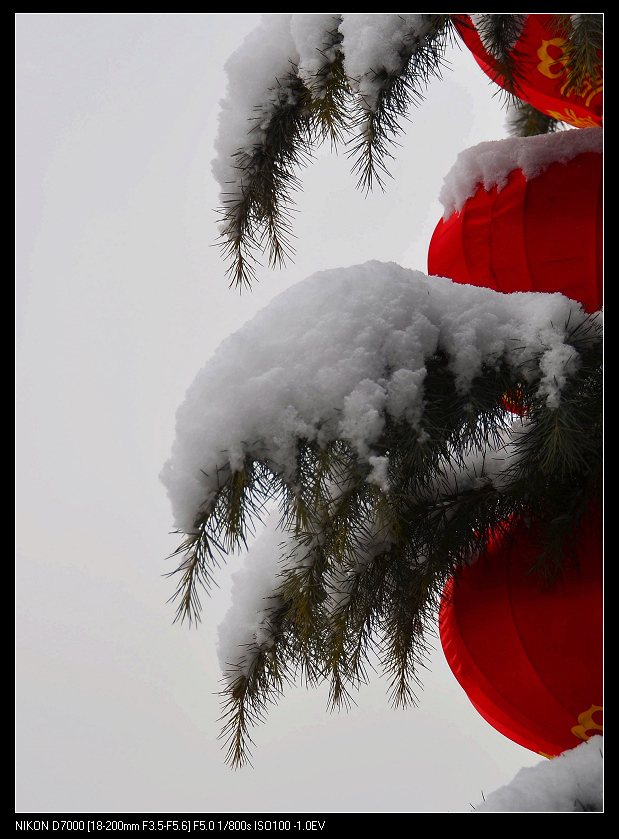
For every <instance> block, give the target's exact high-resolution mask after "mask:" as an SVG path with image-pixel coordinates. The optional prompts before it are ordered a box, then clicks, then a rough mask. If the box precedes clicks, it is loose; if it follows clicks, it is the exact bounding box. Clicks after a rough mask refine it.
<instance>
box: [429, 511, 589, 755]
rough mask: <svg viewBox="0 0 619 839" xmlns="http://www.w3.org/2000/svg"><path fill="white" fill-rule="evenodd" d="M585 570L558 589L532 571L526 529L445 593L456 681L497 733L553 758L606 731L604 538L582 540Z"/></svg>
mask: <svg viewBox="0 0 619 839" xmlns="http://www.w3.org/2000/svg"><path fill="white" fill-rule="evenodd" d="M578 547H579V562H580V567H579V570H578V571H576V570H575V569H567V570H565V571H564V573H563V575H562V578H561V580H560V581H559V582H558V583H557V584H556V586H554V587H553V588H548V589H546V588H542V589H540V585H539V581H538V580H537V579H536V578H535V575H532V574H527V571H528V570H529V568H530V567H531V564H532V562H533V561H534V559H535V554H536V551H535V547H534V546H533V544H532V541H531V539H530V537H529V536H528V534H527V531H526V529H525V527H524V525H521V526H519V527H518V528H517V530H516V541H515V543H514V545H513V546H512V547H510V548H506V547H505V546H504V545H503V544H501V543H500V542H499V540H495V541H494V542H493V543H491V545H490V547H489V549H488V551H487V552H486V554H485V555H484V556H483V557H481V558H480V559H478V560H477V562H475V563H474V564H472V565H470V566H467V567H465V568H464V569H463V570H462V574H461V576H459V577H458V580H457V581H454V579H453V578H452V579H451V580H450V581H449V582H448V584H447V586H446V588H445V593H444V596H443V601H442V604H441V610H440V636H441V642H442V645H443V650H444V652H445V656H446V658H447V661H448V663H449V666H450V667H451V669H452V671H453V673H454V675H455V677H456V679H457V680H458V682H459V683H460V685H461V686H462V687H463V688H464V690H465V692H466V694H467V696H468V698H469V699H470V700H471V702H472V703H473V705H474V706H475V708H476V709H477V710H478V711H479V713H480V714H481V715H482V716H483V717H484V719H485V720H486V721H487V722H489V723H490V725H492V726H493V727H494V728H496V729H497V730H498V731H500V732H501V733H502V734H504V735H505V736H506V737H509V738H510V739H511V740H514V741H515V742H516V743H519V744H520V745H522V746H524V747H525V748H527V749H531V750H532V751H534V752H537V753H539V754H543V755H545V756H547V757H553V756H555V755H558V754H561V753H562V752H563V751H566V750H567V749H571V748H573V747H575V746H577V745H578V744H579V743H581V742H582V741H583V740H587V739H589V737H590V736H591V735H593V734H601V733H602V705H603V699H602V689H603V681H602V680H603V672H602V666H603V660H602V534H601V529H599V530H597V531H591V532H585V533H583V534H582V536H581V537H580V541H579V546H578Z"/></svg>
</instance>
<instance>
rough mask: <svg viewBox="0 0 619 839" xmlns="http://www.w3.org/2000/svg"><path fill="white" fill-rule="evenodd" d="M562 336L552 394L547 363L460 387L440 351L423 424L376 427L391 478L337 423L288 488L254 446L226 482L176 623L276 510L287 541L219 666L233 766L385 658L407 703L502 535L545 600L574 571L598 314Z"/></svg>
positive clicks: (598, 410)
mask: <svg viewBox="0 0 619 839" xmlns="http://www.w3.org/2000/svg"><path fill="white" fill-rule="evenodd" d="M559 332H560V334H562V335H563V336H564V348H563V349H562V352H561V357H562V358H564V362H563V364H564V367H563V369H561V367H560V366H559V365H558V364H557V362H556V358H555V360H554V361H553V370H554V372H555V376H556V382H554V383H553V382H551V381H549V380H548V377H547V375H546V373H545V370H544V367H543V365H544V359H545V358H546V355H545V350H544V347H538V348H536V349H535V351H531V350H529V349H528V348H527V347H525V346H523V347H518V346H516V345H514V346H509V345H507V346H506V347H505V349H504V351H503V352H504V355H502V356H501V357H495V358H494V359H493V361H492V363H488V364H487V365H486V366H483V367H482V368H481V369H480V372H479V374H478V375H477V376H475V377H474V378H473V379H472V380H470V381H469V382H468V384H467V386H466V388H464V387H463V385H462V383H461V380H460V379H459V378H458V377H457V376H456V373H455V372H454V370H453V369H452V360H451V358H450V355H449V353H448V352H447V351H446V350H445V349H440V348H439V349H438V350H437V351H436V352H435V353H434V354H432V355H430V356H428V357H427V358H426V369H425V377H424V379H423V388H424V393H423V402H422V404H423V410H422V412H421V413H420V414H419V415H417V414H416V415H415V416H414V417H413V418H411V419H403V418H400V419H398V420H395V419H394V418H393V417H391V416H390V415H389V414H385V417H384V430H383V432H382V434H381V435H380V437H379V438H378V439H377V440H376V441H375V442H374V444H373V447H372V448H373V453H374V454H375V456H376V457H377V458H382V459H383V462H384V463H385V464H387V470H386V475H385V474H382V475H381V477H380V480H379V479H378V478H377V477H376V476H375V475H374V471H373V466H372V463H371V460H372V459H371V458H368V456H367V454H360V453H359V451H357V449H356V448H355V446H354V445H352V444H351V442H350V441H348V440H346V439H342V438H341V437H339V436H337V432H336V429H337V428H338V425H337V424H334V425H333V433H332V435H331V437H330V438H328V439H325V441H324V442H323V443H322V444H320V445H319V444H318V442H316V440H306V439H299V440H298V445H297V451H296V470H295V472H294V473H293V474H290V470H289V468H288V469H286V472H285V474H284V473H283V472H282V470H281V469H280V468H279V467H277V465H276V464H275V463H272V462H270V461H269V460H268V459H267V458H266V457H265V456H264V455H263V454H262V448H261V444H260V441H256V442H254V443H252V445H251V446H247V447H246V454H245V459H244V462H243V464H242V466H241V468H236V469H233V468H232V467H231V466H230V464H227V465H226V464H224V465H223V466H222V467H221V468H220V472H219V473H218V479H217V490H216V492H214V493H213V494H212V495H211V496H209V499H210V500H209V503H208V505H206V506H205V508H204V510H203V511H202V513H201V515H200V516H199V519H198V521H196V532H195V533H192V534H190V535H189V537H188V539H187V541H186V542H185V543H184V544H183V545H182V546H181V548H179V552H181V553H183V556H184V559H183V562H182V563H181V565H180V568H179V569H178V571H179V572H180V573H181V580H180V582H179V587H178V589H177V593H176V596H177V597H179V598H180V601H181V603H180V606H179V615H178V616H179V617H181V618H182V617H189V619H190V622H191V620H196V619H197V612H198V610H199V605H200V604H199V598H198V596H197V589H198V586H199V584H200V583H201V584H202V585H204V586H207V585H208V584H209V583H210V582H211V579H212V573H213V571H214V567H215V566H216V564H217V561H218V559H219V558H221V557H223V556H224V555H225V553H227V552H229V551H230V550H236V549H238V548H239V547H240V546H242V545H243V543H244V540H245V538H246V536H247V534H248V533H250V532H251V528H252V525H253V523H254V522H256V521H259V519H260V515H261V512H262V510H263V508H264V504H265V503H266V501H267V500H269V499H271V498H273V497H275V496H277V497H278V498H279V502H280V516H281V521H280V523H281V528H282V529H283V530H284V531H285V532H287V534H288V536H289V540H290V541H289V547H288V549H287V552H286V553H285V554H284V556H283V557H282V562H281V571H280V575H279V580H278V584H277V586H276V587H275V590H274V591H273V592H272V593H271V598H272V599H271V600H270V601H269V603H270V605H269V607H268V609H267V610H266V617H264V618H263V620H262V624H261V628H260V630H259V631H258V632H257V634H256V637H255V638H254V639H253V641H251V640H250V642H249V643H248V644H247V646H246V647H245V648H244V650H243V651H242V654H240V655H239V657H238V660H235V661H231V662H229V665H230V672H229V673H228V676H227V687H226V688H225V690H224V691H223V694H222V696H223V701H224V716H223V720H224V724H223V730H222V737H223V738H224V739H225V740H226V742H227V745H228V753H227V754H228V761H229V762H231V763H232V765H233V766H240V765H243V763H244V762H246V761H248V760H249V751H250V747H251V736H250V731H251V728H252V726H253V725H255V724H257V723H259V722H260V721H261V720H263V719H264V717H265V714H266V711H267V708H268V706H269V705H270V703H271V702H274V701H277V699H278V698H279V697H280V696H281V694H282V691H283V689H284V686H285V685H286V684H292V683H293V682H295V681H296V680H297V679H299V678H300V679H301V680H303V681H305V683H306V684H308V685H315V684H318V683H319V682H322V681H324V680H328V681H329V683H330V694H329V704H330V705H332V706H334V707H335V706H344V707H346V706H348V705H349V704H350V703H351V702H352V701H353V699H352V693H351V692H352V690H353V689H357V688H359V686H360V685H362V684H364V683H365V682H366V681H367V680H368V675H369V673H370V671H371V670H372V669H373V666H374V665H373V660H374V657H375V656H376V655H378V658H379V661H380V664H381V666H382V668H383V672H384V673H385V675H386V676H387V678H388V682H389V693H390V696H391V700H392V702H393V703H394V704H396V705H404V704H408V703H411V702H415V691H416V689H417V688H418V686H419V684H420V681H419V673H420V671H421V669H422V667H423V665H424V661H425V653H426V649H427V638H428V632H429V631H431V627H432V625H433V620H434V616H435V614H436V610H437V607H438V603H439V601H440V597H441V593H442V590H443V587H444V584H445V581H446V580H447V579H448V577H449V576H450V575H451V574H453V573H457V572H458V569H459V567H460V566H462V565H464V564H466V563H467V562H468V561H470V559H471V558H472V557H473V556H474V555H476V554H479V553H480V552H481V553H483V551H484V550H485V549H486V547H487V544H488V542H489V540H490V539H494V538H496V536H497V534H501V533H502V534H504V538H505V539H511V538H512V536H511V531H512V529H513V528H515V527H516V525H517V524H518V523H519V522H521V521H523V520H525V521H527V522H530V523H531V528H533V530H532V532H534V534H535V539H536V540H537V544H538V548H539V550H538V555H537V558H536V562H535V564H534V566H533V568H532V570H533V571H534V572H535V573H537V574H538V575H539V578H540V583H541V584H546V583H547V582H548V581H551V580H553V579H555V578H556V577H557V576H558V575H560V573H561V571H562V569H563V568H564V567H566V566H567V565H569V564H570V563H572V562H574V561H575V558H574V557H573V556H572V555H571V552H570V547H571V545H572V544H573V543H574V533H575V532H576V530H577V529H578V528H579V527H584V526H591V525H592V510H596V509H598V508H599V507H600V497H601V489H602V342H601V315H599V314H594V315H590V316H588V317H586V318H580V317H579V320H578V324H577V325H574V326H570V325H569V324H568V325H567V327H566V329H565V330H560V331H559ZM389 375H390V371H385V376H386V377H388V376H389ZM554 385H556V387H555V386H554ZM514 392H518V393H519V394H520V396H519V398H520V400H521V404H522V408H523V409H524V410H525V412H526V414H525V416H524V417H523V418H522V419H519V420H517V421H516V422H515V423H514V422H512V421H511V420H509V421H508V420H507V418H506V414H505V411H504V409H503V408H502V407H501V405H502V402H503V397H504V394H505V393H514ZM323 431H324V432H325V435H326V429H323ZM377 481H378V482H377Z"/></svg>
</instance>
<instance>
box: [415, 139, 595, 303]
mask: <svg viewBox="0 0 619 839" xmlns="http://www.w3.org/2000/svg"><path fill="white" fill-rule="evenodd" d="M590 131H592V132H594V133H596V132H597V131H598V129H590ZM568 135H578V137H576V136H575V138H574V139H580V138H581V137H582V138H584V137H585V134H584V133H583V132H580V131H579V132H572V131H565V132H558V133H557V134H553V135H546V136H542V137H519V138H510V139H509V140H499V141H497V145H498V144H500V143H515V144H525V145H522V146H518V145H515V146H514V148H515V149H518V148H519V147H520V148H522V149H524V150H526V149H527V148H531V146H528V147H527V146H526V144H527V143H528V144H530V143H531V142H532V141H534V142H535V143H537V144H538V145H539V143H540V141H542V142H544V143H546V144H548V143H551V144H556V145H557V147H558V146H559V145H560V144H563V145H565V144H566V140H567V139H569V140H570V141H572V137H571V136H570V137H568ZM591 136H592V137H593V135H591ZM482 146H484V148H483V150H482V151H483V152H484V153H487V154H491V153H492V149H489V150H488V149H486V148H485V147H486V146H490V144H482ZM540 147H541V146H540ZM476 148H481V147H476ZM503 148H506V147H505V146H504V147H503ZM510 148H511V146H510ZM536 148H537V146H536ZM469 151H470V152H475V151H476V149H471V150H469ZM497 151H498V149H497ZM480 154H481V152H480ZM513 157H514V159H517V158H518V154H516V153H515V154H514V155H513ZM510 160H511V158H509V160H508V163H507V166H508V168H509V166H510V165H512V164H511V163H510V162H509V161H510ZM513 165H514V168H513V170H512V171H509V172H508V173H506V181H507V182H506V184H505V185H504V186H502V185H501V187H500V188H499V186H498V185H493V186H491V187H488V188H484V187H483V186H482V185H481V183H479V182H478V183H477V187H476V191H475V192H474V194H472V195H471V196H470V197H469V198H468V199H467V200H466V201H464V204H463V205H462V206H461V207H460V208H459V209H458V210H457V211H456V212H454V213H452V215H450V216H449V217H448V218H447V219H446V220H445V219H441V220H440V221H439V223H438V225H437V227H436V229H435V231H434V234H433V236H432V240H431V242H430V247H429V251H428V273H429V274H434V275H437V276H441V277H449V278H451V279H452V280H454V281H455V282H457V283H469V284H472V285H477V286H485V287H486V288H493V289H495V290H496V291H501V292H513V291H544V292H557V291H558V292H561V293H562V294H565V295H566V296H567V297H570V298H572V299H573V300H578V301H579V302H580V303H581V304H582V305H583V307H584V308H585V310H586V311H588V312H593V311H596V310H597V309H599V308H600V307H601V305H602V232H603V217H602V154H601V145H600V151H599V152H597V151H586V152H584V153H581V154H576V155H575V156H573V157H572V158H571V159H569V160H567V161H566V162H563V161H561V160H556V161H555V162H552V163H550V164H549V165H548V166H546V167H545V168H542V171H541V172H539V173H537V174H535V175H534V176H529V177H527V176H525V173H524V172H523V170H522V168H520V167H518V166H517V165H516V164H513Z"/></svg>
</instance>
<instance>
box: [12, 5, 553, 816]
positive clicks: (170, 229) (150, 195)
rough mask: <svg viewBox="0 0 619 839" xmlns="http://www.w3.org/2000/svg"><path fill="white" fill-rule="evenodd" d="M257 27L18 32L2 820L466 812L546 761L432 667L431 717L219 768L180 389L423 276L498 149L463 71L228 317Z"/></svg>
mask: <svg viewBox="0 0 619 839" xmlns="http://www.w3.org/2000/svg"><path fill="white" fill-rule="evenodd" d="M259 19H260V18H259V15H255V14H254V15H245V14H180V15H175V14H164V15H152V14H126V15H124V14H107V15H101V14H76V15H70V14H50V15H44V14H18V15H17V18H16V47H17V545H18V550H17V572H16V578H17V586H16V592H17V596H16V612H17V623H16V638H17V643H16V661H17V693H16V721H17V740H16V810H17V811H18V812H20V813H43V812H53V813H88V812H104V813H135V812H138V813H139V812H147V813H204V814H209V813H212V814H224V813H230V814H243V813H247V814H250V813H270V814H288V813H301V814H302V813H315V814H321V813H332V812H346V813H366V812H372V813H398V812H468V811H470V809H471V807H470V805H471V804H475V803H477V802H478V801H480V800H481V797H482V791H483V793H485V794H487V793H489V792H491V791H493V790H495V789H497V787H499V786H502V785H504V784H506V783H508V782H509V781H510V780H511V779H512V778H513V776H514V775H515V773H516V772H517V770H518V769H519V768H521V767H523V766H532V765H535V764H537V763H539V762H540V760H541V758H538V757H537V756H536V755H534V754H532V753H531V752H528V751H527V750H525V749H523V748H521V747H520V746H517V745H515V744H514V743H511V742H510V741H509V740H507V739H506V738H504V737H503V736H501V735H500V734H498V733H497V732H495V731H494V730H493V729H492V728H491V727H490V726H489V725H488V724H487V723H486V722H485V721H484V720H483V719H482V718H481V717H480V716H479V715H478V714H477V713H476V712H475V711H474V709H473V708H472V706H471V705H470V704H469V702H468V700H467V699H466V697H465V695H464V694H463V692H462V691H461V689H460V688H459V686H458V684H457V683H456V681H455V679H454V677H453V676H452V675H451V673H450V671H449V669H448V667H447V665H446V664H445V662H444V659H443V656H442V653H441V652H440V649H439V651H437V653H436V655H435V656H434V657H433V660H432V662H431V665H430V669H429V670H428V672H427V673H426V674H425V678H424V682H425V689H424V691H423V692H421V693H420V696H419V698H420V706H419V707H418V708H416V709H409V710H407V711H398V712H395V711H393V710H391V709H390V707H389V704H388V700H387V697H386V689H387V685H386V683H385V682H384V681H382V680H381V679H380V678H378V677H377V678H376V679H375V681H374V682H373V683H372V685H371V686H369V687H367V688H365V689H364V690H363V691H362V692H361V693H360V694H359V698H358V701H359V704H358V707H357V708H356V709H354V710H353V711H351V712H350V713H348V714H340V715H332V714H328V713H327V712H326V711H325V705H326V694H325V692H324V691H315V692H310V693H308V692H307V691H305V689H298V690H295V691H291V692H289V694H288V696H287V697H285V698H284V699H283V700H282V702H281V704H280V705H279V706H278V707H277V708H274V709H273V711H272V712H271V714H270V716H269V719H268V721H267V723H266V724H265V725H263V726H262V727H261V728H259V729H258V730H257V731H256V732H255V741H256V750H255V752H254V768H253V769H251V768H247V769H244V770H242V771H240V772H232V771H231V770H230V769H228V768H227V767H226V766H225V765H224V763H223V755H222V752H221V750H220V744H219V743H218V742H217V734H218V731H219V724H218V716H219V704H218V699H217V696H216V695H215V694H216V692H217V691H218V690H219V679H220V673H219V669H218V664H217V656H216V650H215V641H216V628H217V626H218V624H219V623H220V621H221V619H222V617H223V615H224V614H225V612H226V610H227V607H228V591H229V574H230V571H232V570H234V569H235V568H236V567H238V566H239V564H240V560H239V558H232V559H231V562H230V564H229V566H228V568H227V569H224V570H222V574H221V579H220V582H221V589H220V590H219V591H217V592H215V594H214V596H213V597H212V599H211V600H210V601H207V600H206V598H205V610H204V616H203V623H202V625H201V627H200V628H199V629H198V630H191V631H190V630H189V629H187V627H186V626H178V625H174V626H173V625H172V620H173V617H174V608H173V607H172V606H171V605H170V604H167V603H166V600H167V598H168V597H169V596H170V595H171V594H172V593H173V587H174V583H173V581H171V580H169V579H166V578H165V577H164V576H163V574H164V573H165V572H166V571H170V570H172V569H173V567H174V565H173V560H169V561H167V562H166V556H168V555H169V554H170V553H171V552H172V551H173V550H174V549H175V548H176V546H177V542H178V537H177V536H174V535H170V533H169V531H170V529H171V525H172V516H171V511H170V508H169V504H168V501H167V498H166V495H165V490H164V489H163V487H162V486H161V484H160V483H159V480H158V473H159V471H160V469H161V467H162V465H163V463H164V461H165V460H166V459H167V458H168V455H169V451H170V446H171V443H172V440H173V437H174V417H175V411H176V409H177V407H178V405H179V404H180V403H181V402H182V400H183V398H184V394H185V391H186V389H187V388H188V386H189V385H190V383H191V381H192V379H193V377H194V375H195V374H196V373H197V371H198V370H199V369H200V368H201V367H202V366H203V364H204V363H205V361H206V360H207V358H208V357H209V356H210V355H211V354H212V352H213V351H214V350H215V348H216V347H217V346H218V345H219V343H220V342H221V341H222V339H223V338H225V337H226V336H227V335H229V334H230V333H231V332H233V331H235V330H236V329H238V328H239V327H240V326H241V325H242V324H243V323H244V322H245V321H246V320H247V319H248V318H250V317H251V316H252V315H253V314H254V313H255V312H256V311H257V310H258V309H260V308H262V307H263V306H264V305H266V304H267V303H268V301H269V300H270V299H272V298H273V297H274V296H275V295H276V294H277V293H278V292H280V291H281V290H283V289H284V288H287V287H288V286H289V285H292V284H293V283H295V282H297V281H299V280H301V279H303V278H304V277H306V276H309V275H310V274H312V273H314V272H315V271H317V270H321V269H323V268H335V267H339V266H346V265H354V264H357V263H360V262H365V261H366V260H369V259H378V260H385V261H389V260H392V261H395V262H399V263H400V264H402V265H405V266H407V267H410V268H417V269H419V270H422V271H425V270H426V262H425V259H426V252H427V246H428V242H429V239H430V236H431V233H432V230H433V228H434V226H435V224H436V222H437V221H438V218H439V216H440V213H441V208H440V205H439V204H438V201H437V195H438V192H439V190H440V186H441V183H442V179H443V177H444V175H445V174H447V171H448V170H449V169H450V167H451V166H452V164H453V163H454V161H455V158H456V155H457V153H458V152H459V151H461V150H462V149H464V148H466V147H469V146H472V145H475V144H476V143H478V142H481V141H483V140H492V139H500V138H502V137H504V136H506V133H505V128H504V123H505V115H504V112H503V111H502V110H501V107H500V102H499V99H498V97H494V98H493V96H492V93H493V90H492V89H491V87H490V86H489V82H488V80H487V79H486V77H485V76H484V75H483V74H482V73H481V71H480V70H479V69H478V68H477V66H476V64H475V62H474V61H473V59H472V57H471V56H470V55H469V54H467V53H464V52H458V50H457V49H453V50H452V51H451V52H450V53H449V58H450V60H451V61H452V63H453V70H452V71H449V70H447V71H446V72H445V76H444V78H443V80H442V81H439V82H436V83H434V84H433V85H432V87H431V89H430V90H429V91H428V95H427V101H426V102H425V103H424V105H423V106H421V107H420V108H418V109H417V110H416V111H415V112H413V113H412V114H411V116H412V122H411V124H410V127H409V130H408V133H407V136H406V137H405V138H403V139H402V148H400V149H399V150H398V152H397V159H396V160H395V161H394V162H393V166H392V174H393V175H394V180H393V181H390V182H389V183H388V186H387V191H386V192H385V193H384V194H382V193H376V194H374V195H371V196H369V197H368V198H365V197H364V196H363V195H361V194H360V193H359V192H357V191H356V190H355V183H356V179H355V177H354V176H353V175H351V174H350V172H349V168H350V167H349V162H348V161H347V160H346V158H345V156H344V155H343V154H342V155H340V156H339V157H336V156H334V155H332V154H331V153H330V151H329V150H328V149H325V151H324V153H322V152H321V154H320V155H319V157H318V159H317V161H316V162H315V164H314V165H313V166H312V167H311V168H309V169H308V170H307V171H306V173H305V175H304V192H303V193H302V194H301V195H300V196H299V198H298V203H297V207H298V210H299V213H298V217H297V219H296V222H295V233H296V234H297V236H298V239H297V258H296V261H295V264H294V265H291V266H290V267H289V268H288V269H287V270H285V271H280V272H277V273H273V272H270V271H268V270H263V271H260V273H259V279H260V282H259V283H258V285H257V286H256V287H255V289H254V290H253V291H252V292H251V293H244V294H243V295H242V296H239V294H238V293H236V292H233V291H229V290H228V288H227V283H226V281H225V278H224V270H225V266H224V265H223V264H222V262H221V261H220V256H219V252H218V250H217V248H216V247H213V242H214V240H215V237H216V229H215V214H214V212H213V210H214V208H215V207H216V206H217V203H218V199H217V187H216V184H215V182H214V180H213V179H212V177H211V174H210V162H211V159H212V157H213V142H214V137H215V132H216V128H217V113H218V102H219V101H220V99H221V98H222V97H223V95H224V92H225V74H224V63H225V61H226V59H227V57H228V56H229V55H230V54H231V53H232V52H233V51H234V50H235V49H236V48H237V47H238V46H239V45H240V43H241V42H242V40H243V38H244V36H245V35H246V34H247V33H248V32H249V31H250V30H251V29H252V28H254V26H255V25H257V24H258V23H259Z"/></svg>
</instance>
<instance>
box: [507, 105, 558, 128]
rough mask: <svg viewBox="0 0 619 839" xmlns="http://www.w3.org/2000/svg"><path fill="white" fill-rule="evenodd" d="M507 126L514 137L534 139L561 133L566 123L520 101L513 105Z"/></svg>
mask: <svg viewBox="0 0 619 839" xmlns="http://www.w3.org/2000/svg"><path fill="white" fill-rule="evenodd" d="M507 125H508V129H509V133H510V135H511V136H512V137H533V136H535V135H537V134H552V133H553V132H555V131H560V130H561V129H562V128H563V126H564V123H562V122H561V121H560V120H558V119H555V118H554V117H550V116H548V114H544V113H542V112H541V111H538V110H537V109H536V108H534V107H533V105H529V104H528V103H527V102H521V101H520V100H518V101H514V102H513V103H512V104H511V109H510V113H509V115H508V119H507Z"/></svg>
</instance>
